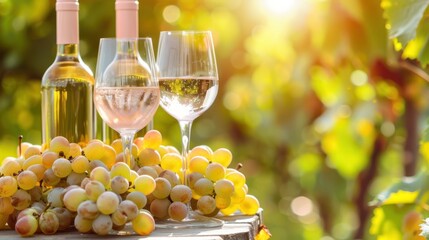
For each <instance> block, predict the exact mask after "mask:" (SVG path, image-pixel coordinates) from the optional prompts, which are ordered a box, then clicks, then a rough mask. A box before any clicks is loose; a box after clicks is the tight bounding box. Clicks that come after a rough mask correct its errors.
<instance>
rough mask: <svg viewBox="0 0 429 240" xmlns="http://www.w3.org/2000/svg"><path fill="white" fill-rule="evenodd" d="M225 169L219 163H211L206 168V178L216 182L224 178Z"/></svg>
mask: <svg viewBox="0 0 429 240" xmlns="http://www.w3.org/2000/svg"><path fill="white" fill-rule="evenodd" d="M225 172H226V171H225V167H224V166H222V165H221V164H219V163H215V162H212V163H210V164H209V165H208V166H207V168H206V178H208V179H210V180H212V181H213V182H216V181H217V180H219V179H222V178H224V177H225Z"/></svg>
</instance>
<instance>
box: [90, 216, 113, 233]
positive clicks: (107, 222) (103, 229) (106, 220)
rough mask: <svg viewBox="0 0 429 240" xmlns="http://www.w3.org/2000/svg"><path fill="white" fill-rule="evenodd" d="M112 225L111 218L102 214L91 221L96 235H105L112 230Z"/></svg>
mask: <svg viewBox="0 0 429 240" xmlns="http://www.w3.org/2000/svg"><path fill="white" fill-rule="evenodd" d="M112 226H113V223H112V219H111V218H110V217H109V216H108V215H104V214H100V215H99V216H98V217H97V218H96V219H95V220H94V221H93V222H92V230H93V231H94V232H95V233H96V234H98V235H107V234H108V233H109V232H110V231H111V230H112Z"/></svg>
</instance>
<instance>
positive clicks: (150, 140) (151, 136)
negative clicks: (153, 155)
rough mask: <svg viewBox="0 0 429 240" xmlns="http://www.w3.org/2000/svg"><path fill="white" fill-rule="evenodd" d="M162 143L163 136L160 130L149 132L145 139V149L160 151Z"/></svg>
mask: <svg viewBox="0 0 429 240" xmlns="http://www.w3.org/2000/svg"><path fill="white" fill-rule="evenodd" d="M161 143H162V135H161V133H160V132H159V131H158V130H154V129H152V130H149V131H147V132H146V134H145V135H144V137H143V148H152V149H158V147H159V146H160V145H161Z"/></svg>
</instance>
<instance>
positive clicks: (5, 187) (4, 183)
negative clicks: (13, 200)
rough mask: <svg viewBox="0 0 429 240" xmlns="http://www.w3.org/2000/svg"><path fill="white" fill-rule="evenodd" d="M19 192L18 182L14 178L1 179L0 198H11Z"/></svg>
mask: <svg viewBox="0 0 429 240" xmlns="http://www.w3.org/2000/svg"><path fill="white" fill-rule="evenodd" d="M17 190H18V182H17V181H16V179H15V178H14V177H12V176H3V177H0V197H10V196H12V195H13V194H14V193H15V192H16V191H17Z"/></svg>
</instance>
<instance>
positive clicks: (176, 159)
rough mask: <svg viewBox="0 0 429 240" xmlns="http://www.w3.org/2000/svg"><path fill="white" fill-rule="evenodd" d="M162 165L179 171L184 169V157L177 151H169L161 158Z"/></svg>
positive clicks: (167, 168)
mask: <svg viewBox="0 0 429 240" xmlns="http://www.w3.org/2000/svg"><path fill="white" fill-rule="evenodd" d="M161 167H162V168H163V169H165V170H170V171H173V172H175V173H179V172H180V171H181V169H182V157H181V156H180V155H179V154H177V153H167V154H165V155H164V156H163V157H162V159H161Z"/></svg>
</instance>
